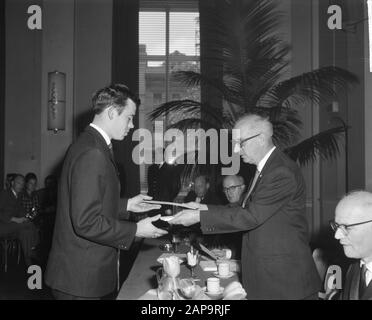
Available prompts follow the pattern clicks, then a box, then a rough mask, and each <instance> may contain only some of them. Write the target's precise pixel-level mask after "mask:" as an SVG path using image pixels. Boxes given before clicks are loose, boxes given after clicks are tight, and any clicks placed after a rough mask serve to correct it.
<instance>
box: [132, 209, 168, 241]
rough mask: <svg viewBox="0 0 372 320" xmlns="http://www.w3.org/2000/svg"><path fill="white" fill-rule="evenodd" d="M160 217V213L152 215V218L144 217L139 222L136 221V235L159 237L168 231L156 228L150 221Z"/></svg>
mask: <svg viewBox="0 0 372 320" xmlns="http://www.w3.org/2000/svg"><path fill="white" fill-rule="evenodd" d="M159 218H160V214H158V215H157V216H154V217H152V218H146V219H143V220H141V221H139V222H137V232H136V237H141V238H158V237H161V236H163V235H165V234H167V233H168V232H167V231H165V230H162V229H158V228H156V227H155V226H154V225H153V224H152V222H153V221H156V220H158V219H159Z"/></svg>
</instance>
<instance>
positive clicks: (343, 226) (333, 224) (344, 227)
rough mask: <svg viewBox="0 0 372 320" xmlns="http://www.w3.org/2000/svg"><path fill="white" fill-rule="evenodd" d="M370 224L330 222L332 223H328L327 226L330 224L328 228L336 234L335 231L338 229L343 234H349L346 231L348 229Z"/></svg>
mask: <svg viewBox="0 0 372 320" xmlns="http://www.w3.org/2000/svg"><path fill="white" fill-rule="evenodd" d="M370 222H372V220H368V221H363V222H358V223H352V224H338V223H337V222H335V221H333V220H332V221H330V222H329V224H330V226H331V228H332V230H333V231H334V232H337V230H338V229H339V228H340V229H341V231H342V232H343V233H345V234H348V233H349V230H348V229H349V228H351V227H355V226H360V225H362V224H365V223H370Z"/></svg>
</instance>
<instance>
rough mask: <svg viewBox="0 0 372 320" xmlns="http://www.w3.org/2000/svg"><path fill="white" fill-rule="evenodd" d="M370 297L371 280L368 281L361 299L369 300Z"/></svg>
mask: <svg viewBox="0 0 372 320" xmlns="http://www.w3.org/2000/svg"><path fill="white" fill-rule="evenodd" d="M371 299H372V281H370V282H369V285H368V287H367V288H366V291H365V292H364V294H363V297H362V299H361V300H371Z"/></svg>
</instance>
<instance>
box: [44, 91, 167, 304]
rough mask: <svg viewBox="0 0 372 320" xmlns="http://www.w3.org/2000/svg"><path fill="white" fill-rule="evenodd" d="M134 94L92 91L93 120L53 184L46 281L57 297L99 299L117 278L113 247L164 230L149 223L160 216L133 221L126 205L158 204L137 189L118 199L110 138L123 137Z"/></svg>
mask: <svg viewBox="0 0 372 320" xmlns="http://www.w3.org/2000/svg"><path fill="white" fill-rule="evenodd" d="M138 104H139V100H138V98H137V97H136V96H135V95H134V94H133V93H132V92H131V91H130V90H129V89H128V88H127V87H125V86H123V85H111V86H109V87H105V88H103V89H101V90H98V91H97V92H96V94H95V95H94V96H93V111H94V113H95V116H94V120H93V122H92V123H91V124H90V125H89V126H88V127H87V129H86V130H85V132H83V134H82V135H81V136H80V137H79V138H78V139H77V141H76V142H75V143H73V144H72V145H71V146H70V148H69V150H68V152H67V155H66V157H65V160H64V163H63V169H62V174H61V177H60V180H59V187H58V207H57V214H56V222H55V228H54V235H53V244H52V249H51V252H50V255H49V261H48V266H47V271H46V283H47V284H48V285H49V286H50V287H51V288H52V289H53V294H54V296H55V297H56V298H57V299H69V300H79V299H98V298H101V297H103V296H106V295H109V294H111V293H112V292H113V291H114V290H115V286H116V281H117V276H116V275H117V265H118V259H117V258H118V249H122V250H128V249H129V248H130V246H131V243H132V241H133V239H134V238H135V237H146V238H147V237H150V238H156V237H159V236H161V235H164V234H166V233H167V232H166V231H163V230H161V229H158V228H156V227H154V226H153V224H152V221H154V220H157V219H158V218H159V216H155V217H153V218H146V219H143V220H141V221H139V222H137V223H135V222H129V221H126V220H125V219H127V217H128V211H132V212H143V211H148V210H152V209H158V208H159V206H154V205H149V204H146V203H144V201H143V200H145V199H151V197H148V196H142V195H138V196H136V197H134V198H131V199H129V200H128V199H120V187H119V179H118V171H117V168H116V165H115V162H114V159H113V155H112V146H111V139H115V140H122V139H124V137H125V136H126V135H127V134H128V132H129V130H130V129H132V128H133V127H134V126H133V117H134V115H135V113H136V108H137V105H138Z"/></svg>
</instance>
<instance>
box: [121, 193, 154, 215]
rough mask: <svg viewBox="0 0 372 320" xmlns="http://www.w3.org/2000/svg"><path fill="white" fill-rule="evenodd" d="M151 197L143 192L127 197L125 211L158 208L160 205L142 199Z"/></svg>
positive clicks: (144, 210) (142, 210)
mask: <svg viewBox="0 0 372 320" xmlns="http://www.w3.org/2000/svg"><path fill="white" fill-rule="evenodd" d="M151 199H152V197H149V196H146V195H144V194H139V195H137V196H135V197H133V198H130V199H128V204H127V211H132V212H146V211H150V210H155V209H160V208H161V205H159V204H151V203H146V202H144V200H151Z"/></svg>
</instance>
